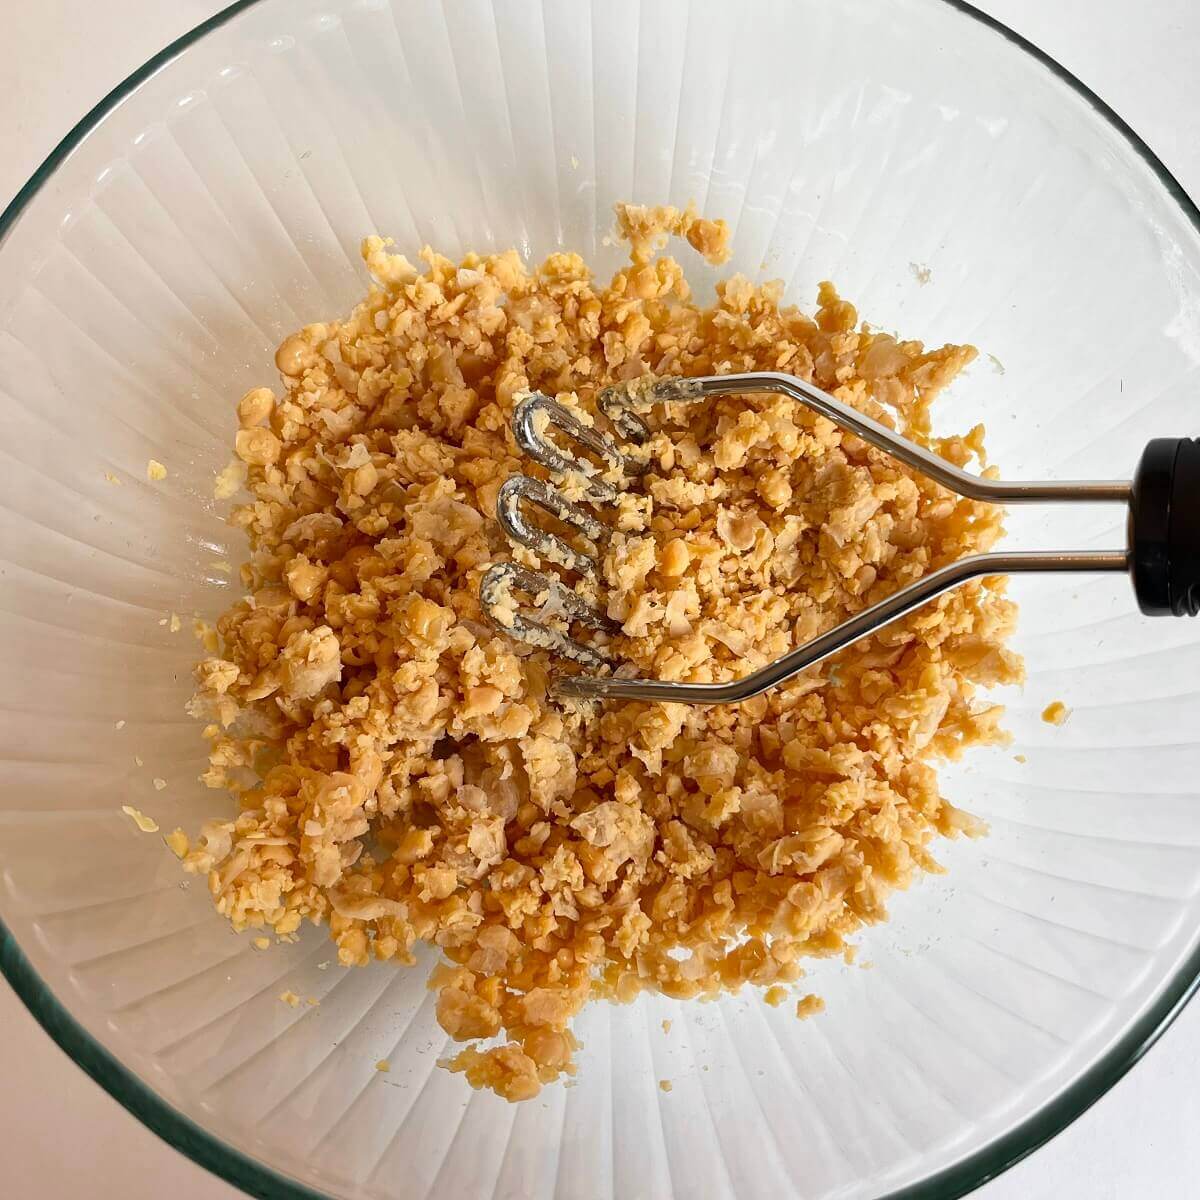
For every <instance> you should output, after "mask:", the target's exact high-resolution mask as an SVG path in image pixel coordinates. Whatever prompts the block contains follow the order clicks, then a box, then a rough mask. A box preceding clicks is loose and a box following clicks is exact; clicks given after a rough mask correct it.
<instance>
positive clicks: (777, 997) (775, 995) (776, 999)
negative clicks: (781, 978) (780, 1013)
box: [763, 984, 787, 1008]
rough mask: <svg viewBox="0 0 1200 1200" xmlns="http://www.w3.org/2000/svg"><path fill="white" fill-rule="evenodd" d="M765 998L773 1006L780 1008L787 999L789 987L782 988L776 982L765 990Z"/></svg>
mask: <svg viewBox="0 0 1200 1200" xmlns="http://www.w3.org/2000/svg"><path fill="white" fill-rule="evenodd" d="M763 999H764V1000H765V1001H766V1002H767V1003H768V1004H769V1005H770V1006H771V1007H772V1008H778V1007H779V1006H780V1005H781V1004H782V1003H783V1002H784V1001H785V1000H786V999H787V988H781V987H780V986H779V985H778V984H775V986H774V987H769V988H767V990H766V991H765V992H763Z"/></svg>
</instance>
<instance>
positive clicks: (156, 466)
mask: <svg viewBox="0 0 1200 1200" xmlns="http://www.w3.org/2000/svg"><path fill="white" fill-rule="evenodd" d="M166 477H167V468H166V467H164V466H163V465H162V463H160V462H159V461H158V459H156V458H152V459H151V460H150V461H149V462H148V463H147V464H146V478H147V479H149V480H150V482H151V483H161V482H162V481H163V480H164V479H166Z"/></svg>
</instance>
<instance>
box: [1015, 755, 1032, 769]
mask: <svg viewBox="0 0 1200 1200" xmlns="http://www.w3.org/2000/svg"><path fill="white" fill-rule="evenodd" d="M1028 761H1029V760H1028V759H1027V758H1026V757H1025V755H1023V754H1014V755H1013V762H1018V763H1021V765H1022V766H1024V764H1025V763H1027V762H1028Z"/></svg>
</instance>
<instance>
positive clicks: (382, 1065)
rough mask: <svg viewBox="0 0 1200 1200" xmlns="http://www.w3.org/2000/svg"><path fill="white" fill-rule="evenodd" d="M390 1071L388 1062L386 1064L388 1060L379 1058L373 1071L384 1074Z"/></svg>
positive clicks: (390, 1065)
mask: <svg viewBox="0 0 1200 1200" xmlns="http://www.w3.org/2000/svg"><path fill="white" fill-rule="evenodd" d="M391 1069H392V1064H391V1063H390V1062H388V1060H387V1059H386V1058H381V1059H380V1060H379V1061H378V1062H377V1063H376V1064H375V1070H377V1071H380V1072H383V1073H384V1074H386V1073H387V1072H388V1071H390V1070H391Z"/></svg>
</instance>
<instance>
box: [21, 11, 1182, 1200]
mask: <svg viewBox="0 0 1200 1200" xmlns="http://www.w3.org/2000/svg"><path fill="white" fill-rule="evenodd" d="M261 2H262V0H233V3H231V4H229V5H227V6H226V7H225V8H223V9H221V10H220V11H219V12H216V13H214V14H213V15H212V16H211V17H209V18H208V19H207V20H205V21H202V22H200V24H198V25H196V26H195V27H194V28H192V29H190V30H188V31H187V32H186V33H184V34H182V35H181V36H180V37H178V38H176V39H175V40H174V41H173V42H171V43H169V44H168V45H167V46H165V47H164V48H163V49H162V50H160V51H159V52H158V53H157V54H155V55H154V56H153V57H151V58H149V59H147V60H146V62H144V63H143V64H142V65H141V66H140V67H138V68H137V69H136V70H135V71H133V72H131V73H130V74H129V75H128V76H126V78H125V79H123V80H122V81H121V82H120V83H118V84H117V85H116V86H115V87H114V88H113V89H112V90H111V91H110V92H109V93H108V94H107V95H106V96H105V97H104V98H103V99H102V100H100V101H99V102H98V103H97V104H95V105H94V106H93V107H92V108H91V109H90V110H89V111H88V112H87V113H86V114H85V115H84V116H83V117H81V118H80V119H79V121H77V122H76V124H75V125H74V126H73V127H72V128H71V129H70V131H69V132H68V133H67V134H66V135H65V136H64V137H63V138H62V140H61V141H60V142H59V143H58V145H56V146H55V147H54V149H53V150H51V151H50V153H49V154H48V155H47V156H46V158H45V159H44V160H43V161H42V163H41V164H40V166H38V168H37V169H36V170H35V171H34V172H33V174H32V175H31V176H30V177H29V179H28V180H27V181H26V183H25V184H24V185H23V186H22V187H21V189H20V190H19V191H18V192H17V193H16V195H15V196H14V197H13V199H12V200H11V202H10V203H9V204H8V206H7V207H6V208H5V209H4V211H3V212H2V213H0V245H2V244H3V242H4V241H5V239H6V238H7V236H8V234H9V232H10V231H11V230H12V229H13V228H14V227H15V225H16V223H17V221H18V220H19V219H20V217H21V214H22V213H23V212H24V210H25V209H26V208H27V207H28V205H29V204H30V203H31V202H32V200H33V199H34V197H35V196H36V195H37V193H38V192H39V191H40V190H41V189H42V187H43V186H44V185H45V184H46V183H47V182H48V181H49V180H50V179H51V178H52V177H53V175H54V173H55V171H56V170H57V169H58V167H59V166H60V164H61V163H62V162H63V161H64V160H65V159H66V158H67V156H68V155H69V154H70V153H71V152H72V151H73V150H74V149H75V148H76V147H77V146H78V145H79V144H80V143H81V142H83V140H84V139H85V138H86V137H87V136H88V135H89V134H90V133H91V132H92V130H93V129H95V128H96V127H97V126H98V125H99V124H100V123H101V122H102V121H103V120H104V118H105V117H107V116H108V114H109V113H110V112H112V111H113V109H115V108H116V107H117V106H118V105H119V104H120V103H121V102H122V101H123V100H124V99H125V98H126V97H127V96H129V95H130V94H131V93H133V92H134V91H135V90H136V89H137V88H138V87H140V86H141V84H143V83H144V82H145V81H146V80H147V79H149V78H150V77H151V76H152V75H154V74H155V73H156V72H158V71H159V70H160V69H161V68H162V67H164V66H166V65H167V64H168V63H170V62H171V61H172V60H174V59H176V58H178V57H179V56H181V55H182V54H183V53H184V52H185V51H186V50H187V49H189V47H191V46H192V45H193V44H194V43H196V42H198V41H200V40H201V39H202V38H204V37H205V36H206V35H207V34H209V33H211V32H213V31H214V30H216V29H218V28H220V27H221V26H222V25H224V24H226V23H227V22H228V21H230V20H232V19H233V18H234V17H236V16H238V15H239V14H240V13H242V12H244V11H246V10H247V9H250V8H252V7H254V6H256V5H257V4H259V3H261ZM925 2H927V3H932V4H934V5H945V6H946V7H948V8H950V9H952V10H954V11H955V12H957V13H959V14H960V15H962V16H964V17H966V18H968V19H970V20H972V21H975V22H978V23H979V24H980V25H982V26H983V27H984V28H986V29H988V30H990V31H991V32H992V33H994V34H996V35H998V36H999V37H1001V38H1003V39H1004V40H1006V41H1007V42H1009V43H1011V44H1012V45H1013V46H1015V47H1016V48H1017V49H1018V50H1021V51H1023V52H1024V53H1025V54H1027V55H1028V56H1029V57H1030V58H1032V59H1033V60H1034V61H1035V62H1036V63H1038V64H1039V65H1040V66H1041V67H1043V68H1044V69H1045V70H1047V71H1048V72H1049V73H1050V74H1051V75H1052V76H1054V77H1055V78H1056V79H1057V80H1058V81H1059V82H1061V83H1065V84H1066V85H1067V86H1068V87H1069V88H1070V89H1071V90H1072V91H1074V92H1075V93H1076V95H1077V96H1079V97H1080V98H1081V99H1082V100H1083V101H1084V102H1085V103H1086V104H1087V105H1088V106H1089V107H1090V108H1091V109H1093V110H1094V111H1095V112H1096V113H1097V115H1098V116H1099V117H1100V118H1101V120H1103V121H1105V122H1107V124H1108V125H1109V126H1110V127H1111V128H1112V129H1114V130H1115V131H1116V132H1117V133H1118V134H1119V135H1120V136H1121V137H1122V138H1123V139H1124V141H1125V142H1126V143H1127V144H1128V145H1129V147H1130V148H1131V149H1132V150H1133V151H1134V153H1135V154H1136V155H1137V156H1138V158H1140V159H1141V160H1142V162H1143V163H1144V164H1145V165H1146V166H1147V167H1148V168H1149V169H1150V171H1151V173H1152V174H1153V175H1154V176H1155V178H1156V179H1157V180H1158V182H1159V183H1160V184H1161V185H1162V187H1163V188H1164V190H1165V191H1166V192H1167V194H1168V195H1169V196H1170V197H1171V199H1172V200H1173V201H1174V202H1175V204H1176V205H1178V207H1179V210H1180V212H1181V213H1182V215H1183V216H1184V217H1185V218H1186V219H1187V221H1188V222H1189V223H1190V224H1191V226H1192V227H1193V229H1195V230H1196V232H1197V233H1198V234H1200V208H1198V207H1197V205H1196V203H1195V201H1193V200H1192V198H1191V196H1190V195H1189V194H1188V193H1187V191H1186V190H1185V189H1184V187H1183V185H1182V184H1181V183H1180V182H1179V180H1178V179H1176V177H1175V176H1174V174H1173V173H1172V172H1171V171H1170V170H1169V169H1168V168H1167V166H1166V165H1165V164H1164V163H1163V162H1162V160H1161V159H1160V158H1159V157H1158V155H1157V154H1155V152H1154V151H1153V150H1152V149H1151V148H1150V147H1149V145H1147V143H1146V142H1145V140H1144V139H1143V138H1142V137H1141V136H1140V135H1139V134H1138V133H1137V132H1136V131H1135V130H1134V129H1133V128H1132V127H1131V126H1130V125H1129V124H1128V122H1126V121H1125V120H1124V118H1123V117H1121V116H1120V115H1119V114H1118V113H1117V112H1116V111H1115V110H1114V109H1113V108H1112V107H1111V106H1110V105H1109V104H1108V103H1106V102H1105V101H1104V100H1102V99H1101V98H1100V97H1099V96H1098V95H1097V94H1096V93H1095V92H1094V91H1093V90H1092V89H1091V88H1090V87H1088V85H1087V84H1085V83H1084V82H1083V81H1082V80H1080V79H1079V78H1078V77H1077V76H1075V75H1074V74H1073V73H1072V72H1071V71H1069V70H1068V69H1067V68H1066V67H1065V66H1063V65H1062V63H1060V62H1059V61H1058V60H1057V59H1055V58H1054V57H1053V56H1051V55H1050V54H1047V53H1046V52H1045V51H1044V50H1042V49H1041V48H1040V47H1038V46H1036V45H1035V44H1034V43H1033V42H1031V41H1030V40H1029V39H1028V38H1026V37H1024V36H1023V35H1022V34H1020V33H1017V32H1016V31H1015V30H1013V29H1010V28H1009V27H1008V26H1007V25H1005V24H1004V23H1003V22H1001V21H999V20H997V19H996V18H995V17H992V16H990V15H989V14H988V13H985V12H982V11H981V10H980V9H978V8H976V7H975V6H974V5H972V4H970V3H968V2H967V0H925ZM0 974H2V975H3V976H4V978H5V979H7V981H8V982H9V984H10V985H11V986H12V988H13V990H14V991H15V992H16V994H17V996H18V997H19V998H20V999H21V1001H22V1002H23V1003H24V1005H25V1006H26V1008H28V1010H29V1012H30V1014H31V1015H32V1016H33V1018H34V1019H35V1020H36V1021H37V1022H38V1024H39V1025H41V1027H42V1028H43V1029H44V1030H45V1031H46V1033H48V1034H49V1035H50V1037H51V1038H52V1039H53V1040H54V1041H55V1042H56V1043H57V1044H58V1046H59V1047H60V1049H62V1050H63V1051H64V1052H65V1053H66V1054H67V1055H68V1056H69V1057H70V1058H71V1059H72V1060H73V1061H74V1062H75V1064H76V1065H77V1066H79V1067H80V1068H81V1069H82V1070H83V1071H85V1072H86V1073H87V1074H88V1075H90V1076H91V1078H92V1079H94V1080H95V1081H96V1083H98V1084H99V1085H100V1086H101V1087H102V1088H103V1089H104V1090H105V1091H106V1092H107V1093H108V1094H109V1095H110V1096H112V1098H113V1099H114V1100H116V1101H117V1103H119V1104H120V1105H121V1106H122V1107H123V1108H125V1109H127V1110H128V1111H129V1112H131V1113H132V1114H133V1115H134V1116H135V1117H136V1118H137V1119H138V1120H139V1121H141V1122H142V1124H143V1125H145V1126H146V1127H147V1128H149V1129H150V1130H152V1131H153V1132H154V1133H156V1134H157V1135H158V1136H159V1137H160V1138H162V1140H163V1141H165V1142H166V1143H167V1144H168V1145H169V1146H172V1147H173V1148H174V1149H176V1150H178V1151H179V1152H180V1153H182V1154H184V1155H186V1156H187V1157H188V1158H190V1159H191V1160H192V1161H193V1162H195V1163H198V1164H199V1165H200V1166H202V1167H204V1168H205V1169H207V1170H208V1171H211V1172H212V1173H213V1174H214V1175H217V1176H219V1177H221V1178H222V1179H225V1180H227V1181H228V1182H229V1183H232V1184H233V1185H234V1186H235V1187H238V1188H240V1189H241V1190H242V1191H244V1192H246V1193H247V1194H249V1195H251V1196H257V1197H261V1200H330V1197H329V1196H328V1195H327V1194H326V1193H323V1192H317V1191H314V1190H313V1189H312V1188H310V1187H308V1186H307V1185H306V1184H303V1183H300V1182H299V1181H298V1180H296V1179H294V1178H291V1177H288V1176H285V1175H282V1174H280V1173H279V1172H277V1171H276V1170H275V1169H274V1168H272V1167H269V1166H267V1165H266V1164H265V1163H263V1162H261V1161H259V1160H258V1159H255V1158H252V1157H251V1156H250V1155H248V1154H246V1153H244V1152H243V1151H241V1150H239V1149H236V1148H235V1147H233V1146H231V1145H229V1144H228V1143H226V1142H223V1141H222V1140H221V1139H220V1138H218V1137H216V1136H215V1135H214V1134H212V1133H210V1132H209V1131H208V1130H206V1129H204V1128H203V1127H202V1126H200V1125H198V1124H197V1123H196V1122H195V1121H193V1120H192V1119H191V1118H190V1117H188V1116H186V1115H185V1114H184V1113H182V1112H180V1111H179V1110H178V1109H177V1108H175V1107H174V1106H173V1105H172V1104H170V1103H169V1102H168V1101H166V1100H165V1099H164V1098H163V1097H162V1096H160V1095H159V1094H158V1093H157V1092H156V1091H155V1090H154V1089H153V1088H151V1087H150V1086H149V1085H148V1084H147V1083H145V1082H144V1081H143V1080H142V1079H141V1078H140V1077H139V1076H138V1075H136V1074H135V1073H134V1072H133V1071H131V1070H130V1069H129V1068H128V1067H126V1066H124V1065H123V1064H122V1063H121V1062H120V1061H119V1060H118V1059H117V1058H116V1057H115V1056H114V1055H113V1054H112V1053H111V1052H110V1051H109V1050H108V1049H107V1048H105V1047H104V1046H103V1045H101V1044H100V1042H98V1041H97V1040H96V1039H95V1038H93V1037H92V1035H91V1034H90V1033H89V1032H88V1031H87V1030H86V1029H85V1028H84V1027H83V1026H82V1025H81V1024H80V1023H79V1022H78V1021H77V1020H76V1019H75V1018H74V1017H73V1016H72V1015H71V1013H70V1012H69V1011H68V1010H67V1009H66V1007H65V1006H64V1005H63V1004H62V1003H61V1002H60V1001H59V1000H58V998H57V997H56V996H55V995H54V993H53V992H52V991H51V989H50V987H49V986H48V985H47V983H46V982H45V981H44V980H43V979H42V977H41V976H40V975H39V974H38V972H37V970H36V968H35V967H34V966H33V964H32V963H31V962H30V960H29V958H28V957H26V955H25V953H24V952H23V951H22V950H21V948H20V946H19V945H18V944H17V940H16V938H15V937H14V936H13V934H12V932H11V931H10V930H9V929H8V927H7V926H6V925H5V924H4V921H3V918H0ZM1198 989H1200V946H1198V947H1197V948H1196V949H1195V950H1193V952H1192V953H1191V954H1190V955H1189V956H1188V957H1187V958H1186V959H1185V960H1184V962H1183V963H1182V964H1181V965H1180V966H1179V968H1178V969H1177V971H1176V972H1175V974H1174V976H1172V978H1171V979H1169V980H1168V981H1167V984H1166V986H1165V987H1164V988H1163V989H1162V991H1161V993H1160V994H1159V995H1158V997H1157V998H1156V999H1155V1001H1154V1003H1153V1004H1151V1005H1150V1006H1149V1007H1148V1009H1147V1010H1146V1012H1144V1013H1143V1014H1142V1015H1141V1017H1139V1018H1138V1020H1136V1021H1135V1022H1133V1024H1132V1025H1130V1026H1129V1028H1128V1029H1126V1030H1125V1032H1124V1033H1123V1034H1122V1035H1121V1037H1120V1038H1118V1039H1117V1041H1116V1042H1115V1043H1114V1044H1113V1045H1112V1046H1111V1047H1110V1048H1109V1050H1108V1051H1107V1053H1105V1054H1104V1055H1103V1057H1101V1058H1100V1059H1098V1060H1097V1061H1096V1062H1094V1063H1092V1064H1091V1065H1090V1066H1089V1067H1088V1068H1087V1069H1086V1070H1085V1071H1084V1072H1083V1073H1082V1074H1081V1075H1080V1076H1079V1077H1078V1078H1077V1079H1076V1080H1074V1082H1072V1083H1071V1084H1070V1085H1069V1086H1068V1087H1067V1088H1065V1089H1064V1090H1063V1091H1062V1092H1060V1093H1058V1094H1057V1095H1056V1096H1054V1097H1053V1098H1052V1099H1050V1100H1048V1101H1047V1102H1046V1103H1045V1104H1043V1105H1042V1106H1041V1107H1040V1108H1038V1109H1036V1110H1035V1111H1034V1112H1032V1113H1030V1114H1029V1115H1028V1116H1027V1117H1025V1118H1024V1120H1022V1121H1021V1122H1020V1123H1019V1124H1018V1125H1016V1126H1014V1127H1013V1128H1012V1129H1010V1130H1008V1131H1007V1132H1006V1133H1003V1134H1001V1135H1000V1136H999V1137H998V1138H995V1139H993V1140H992V1141H991V1142H989V1143H987V1144H986V1145H985V1146H982V1147H981V1148H980V1149H978V1150H976V1151H975V1152H974V1153H972V1154H970V1155H968V1156H967V1157H966V1158H964V1159H962V1160H960V1161H958V1162H953V1163H950V1164H949V1165H948V1166H945V1167H943V1168H941V1169H940V1170H938V1171H936V1172H935V1173H934V1174H933V1175H930V1176H929V1177H927V1178H926V1179H923V1180H921V1181H919V1182H917V1183H913V1184H907V1185H905V1186H904V1187H902V1188H899V1189H897V1190H894V1191H891V1192H888V1193H886V1195H884V1194H881V1195H880V1197H879V1200H956V1198H957V1197H960V1196H964V1195H966V1194H967V1193H968V1192H972V1191H974V1190H975V1189H976V1188H978V1187H981V1186H982V1185H983V1184H984V1183H987V1182H988V1181H989V1180H991V1179H994V1178H996V1176H998V1175H1000V1174H1002V1173H1003V1172H1004V1171H1007V1170H1008V1169H1009V1168H1010V1167H1012V1166H1015V1165H1016V1164H1017V1163H1019V1162H1020V1161H1021V1160H1022V1159H1024V1158H1026V1157H1028V1156H1029V1155H1030V1154H1032V1153H1033V1152H1034V1151H1035V1150H1037V1149H1039V1148H1040V1147H1042V1146H1044V1145H1045V1144H1046V1143H1047V1142H1049V1141H1050V1140H1051V1139H1052V1138H1054V1137H1056V1136H1057V1135H1058V1134H1059V1133H1061V1132H1062V1131H1063V1130H1064V1129H1066V1128H1067V1126H1068V1125H1070V1124H1071V1123H1072V1122H1073V1121H1075V1120H1076V1118H1078V1117H1080V1116H1081V1115H1082V1114H1083V1113H1084V1112H1086V1111H1087V1110H1088V1109H1089V1108H1090V1107H1091V1106H1092V1105H1093V1104H1095V1103H1096V1101H1097V1100H1099V1099H1100V1097H1101V1096H1103V1095H1104V1094H1105V1093H1106V1092H1107V1091H1108V1090H1109V1089H1110V1088H1112V1087H1113V1086H1114V1085H1115V1084H1116V1083H1117V1082H1118V1081H1119V1080H1120V1079H1121V1078H1122V1077H1123V1076H1124V1075H1125V1073H1126V1072H1127V1071H1129V1070H1130V1069H1131V1068H1132V1067H1133V1066H1134V1065H1135V1064H1136V1063H1137V1062H1138V1061H1139V1060H1140V1059H1141V1058H1142V1056H1143V1055H1144V1054H1145V1053H1146V1052H1147V1051H1148V1050H1149V1049H1150V1048H1151V1046H1153V1045H1154V1043H1155V1042H1156V1041H1157V1040H1158V1039H1159V1037H1161V1036H1162V1034H1163V1033H1164V1032H1165V1031H1166V1030H1167V1028H1168V1027H1169V1026H1170V1025H1171V1023H1172V1022H1173V1021H1174V1020H1175V1018H1176V1017H1177V1016H1179V1014H1180V1012H1182V1011H1183V1008H1184V1007H1185V1005H1186V1004H1187V1003H1188V1001H1189V1000H1190V999H1191V998H1192V996H1193V995H1194V994H1195V993H1196V991H1197V990H1198Z"/></svg>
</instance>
